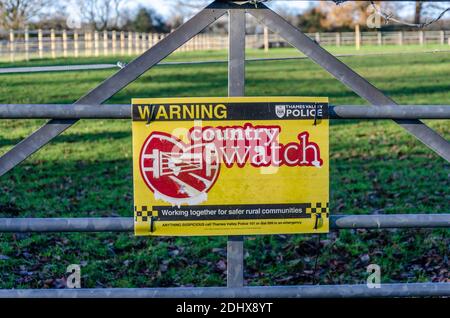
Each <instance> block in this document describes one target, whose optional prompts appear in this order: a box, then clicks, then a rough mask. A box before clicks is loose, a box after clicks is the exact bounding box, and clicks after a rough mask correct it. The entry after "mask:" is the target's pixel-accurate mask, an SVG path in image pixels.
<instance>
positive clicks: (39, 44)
mask: <svg viewBox="0 0 450 318" xmlns="http://www.w3.org/2000/svg"><path fill="white" fill-rule="evenodd" d="M42 42H43V41H42V30H41V29H39V30H38V51H39V58H40V59H41V58H43V57H44V45H43V43H42Z"/></svg>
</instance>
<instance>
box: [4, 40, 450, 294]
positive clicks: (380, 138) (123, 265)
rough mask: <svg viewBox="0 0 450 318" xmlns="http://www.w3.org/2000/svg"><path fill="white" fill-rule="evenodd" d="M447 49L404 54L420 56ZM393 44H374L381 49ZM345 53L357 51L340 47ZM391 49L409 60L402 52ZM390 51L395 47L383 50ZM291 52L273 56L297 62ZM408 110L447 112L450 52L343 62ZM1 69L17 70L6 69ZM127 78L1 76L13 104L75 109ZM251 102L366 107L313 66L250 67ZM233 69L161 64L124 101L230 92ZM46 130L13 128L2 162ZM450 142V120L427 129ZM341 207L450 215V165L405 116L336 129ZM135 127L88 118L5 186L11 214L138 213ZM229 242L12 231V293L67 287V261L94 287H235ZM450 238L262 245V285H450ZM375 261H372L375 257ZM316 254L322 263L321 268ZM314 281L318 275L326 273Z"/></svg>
mask: <svg viewBox="0 0 450 318" xmlns="http://www.w3.org/2000/svg"><path fill="white" fill-rule="evenodd" d="M436 48H438V49H446V47H431V48H420V47H404V48H402V51H404V50H409V51H411V52H420V51H421V50H425V49H436ZM381 50H382V49H381V48H377V47H372V48H363V50H362V51H361V52H358V53H364V52H378V51H381ZM332 51H333V53H336V54H347V53H355V52H354V51H352V50H351V48H339V49H337V48H332ZM384 51H390V52H394V53H396V52H398V53H400V52H401V51H400V49H399V48H398V47H387V48H384ZM384 51H383V52H384ZM294 54H295V52H294V51H293V50H292V49H279V50H271V52H270V53H269V55H266V54H265V53H263V52H260V51H257V50H250V51H249V52H248V54H247V56H248V57H262V56H268V57H275V56H294ZM203 59H226V54H225V52H193V53H191V52H190V53H179V54H176V55H174V56H172V57H170V58H169V59H168V60H172V61H175V60H203ZM341 59H342V60H343V61H344V62H346V63H348V65H350V66H351V67H352V68H354V69H355V70H356V71H357V72H359V73H360V74H362V75H363V76H365V77H366V78H368V79H369V80H370V81H371V82H372V83H373V84H375V85H376V86H377V87H379V88H380V89H382V90H383V91H384V92H385V93H386V94H388V95H389V96H391V97H392V98H393V99H394V100H396V101H397V102H399V103H403V104H448V101H449V100H450V90H449V87H450V76H448V74H450V55H449V54H448V53H439V54H419V53H417V54H405V55H400V54H394V55H389V56H367V57H347V58H341ZM117 60H125V61H127V60H129V58H120V57H119V58H118V57H113V58H98V59H93V58H90V59H88V58H83V59H79V60H74V59H58V60H42V61H31V62H28V63H16V64H15V66H21V65H56V64H74V63H76V64H82V63H103V62H115V61H117ZM0 66H1V67H5V66H10V64H0ZM113 73H114V70H103V71H82V72H62V73H39V74H36V73H35V74H14V75H0V103H71V102H74V101H75V100H77V98H79V97H80V96H82V95H83V94H84V93H86V92H87V91H88V90H90V89H92V88H93V87H95V86H96V85H97V84H98V83H100V82H101V81H102V80H104V79H105V78H107V77H108V76H110V75H112V74H113ZM246 76H247V82H246V85H247V86H246V95H249V96H251V95H255V96H264V95H274V96H277V95H307V96H310V95H313V96H316V95H318V96H328V97H329V98H330V102H331V103H332V104H364V103H365V102H364V101H363V100H361V99H360V98H359V97H358V96H356V95H355V94H354V93H353V92H351V91H350V90H349V89H347V88H346V87H345V86H343V85H342V84H340V83H338V82H337V81H336V80H334V79H333V78H332V77H331V76H330V75H328V74H327V73H326V72H325V71H323V70H321V69H320V68H319V67H318V66H317V65H315V64H313V63H312V62H310V61H308V60H296V61H273V62H250V63H247V67H246ZM226 94H227V66H226V64H210V65H207V66H202V65H189V66H164V67H162V66H161V67H155V68H154V69H152V70H151V71H149V72H147V73H146V74H145V75H144V76H142V77H141V78H140V79H139V80H137V81H136V82H135V83H133V84H131V85H130V86H128V87H127V88H126V89H124V90H123V91H122V92H120V93H119V94H117V95H116V96H114V97H113V98H112V99H111V100H110V101H109V102H110V103H129V102H130V99H131V98H134V97H177V96H225V95H226ZM44 122H45V121H42V120H2V121H0V155H1V154H3V153H5V152H6V151H7V150H8V149H10V148H12V147H13V145H15V144H16V143H17V142H19V141H20V140H21V139H22V138H24V137H25V136H27V135H28V134H29V133H31V132H32V131H33V130H34V129H36V128H37V127H39V126H40V125H41V124H42V123H44ZM427 124H429V125H430V126H431V127H432V128H433V129H435V130H436V131H438V132H439V133H441V134H442V135H443V136H445V138H447V139H449V138H450V125H449V123H448V121H427ZM330 147H331V158H330V159H331V171H330V175H331V179H330V181H331V211H332V213H334V214H374V213H379V214H383V213H386V214H389V213H445V212H447V213H448V212H450V203H449V202H450V200H449V199H450V187H449V165H448V164H447V163H446V162H445V161H444V160H443V159H441V158H439V157H438V156H437V155H435V154H434V153H433V152H432V151H430V150H429V149H428V148H427V147H425V146H424V145H422V144H421V143H420V142H418V141H417V140H416V139H415V138H413V137H411V136H410V135H408V134H407V133H406V132H405V131H404V130H403V129H402V128H400V127H399V126H397V125H396V124H394V123H393V122H392V121H357V120H352V121H333V122H332V126H331V129H330ZM131 172H132V167H131V123H130V121H126V120H115V121H113V120H96V121H89V120H82V121H80V122H78V123H77V124H76V125H75V126H74V127H72V128H71V129H69V130H68V131H67V132H65V133H64V134H63V135H61V136H59V137H58V138H57V139H56V140H54V141H53V142H52V143H50V144H49V145H48V146H47V147H45V148H44V149H42V150H41V151H39V152H38V153H36V154H35V155H33V156H32V157H31V158H30V159H28V160H26V161H25V162H24V163H23V164H21V165H20V166H19V167H17V168H16V169H14V170H13V171H11V172H10V173H8V174H7V175H5V176H4V177H2V178H0V217H26V216H27V217H68V216H71V217H94V216H131V215H132V178H131ZM225 246H226V238H224V237H212V238H204V237H198V238H174V237H162V238H154V239H151V238H142V237H134V236H133V235H132V234H119V233H101V234H96V233H89V234H76V233H72V234H50V235H47V234H45V235H44V234H42V235H40V234H0V255H3V256H6V257H0V288H12V287H15V288H26V287H32V288H37V287H58V286H60V284H61V279H62V278H63V277H64V276H65V274H64V271H65V269H66V266H67V265H68V264H72V263H76V264H81V265H82V278H83V282H82V284H83V286H84V287H106V286H112V287H134V286H136V287H143V286H181V285H183V286H190V285H196V286H212V285H223V284H224V282H225V280H224V278H225V272H224V269H223V262H224V261H225V260H226V251H225ZM449 247H450V235H449V231H448V230H371V231H366V230H345V231H339V232H331V233H330V234H328V235H321V236H317V235H290V236H289V235H279V236H259V237H250V238H248V239H247V240H246V242H245V248H246V257H245V263H246V272H245V277H246V280H247V283H248V284H250V285H257V284H279V285H286V284H303V283H305V284H310V283H361V282H364V281H365V277H366V275H367V274H366V266H367V264H368V263H376V264H379V265H380V266H381V267H382V281H383V282H400V281H401V282H416V281H446V280H448V278H449V275H448V263H447V262H448V260H447V258H448V251H449ZM367 256H368V257H369V258H367ZM316 258H317V266H316V265H315V263H316ZM314 272H315V275H314V274H313V273H314Z"/></svg>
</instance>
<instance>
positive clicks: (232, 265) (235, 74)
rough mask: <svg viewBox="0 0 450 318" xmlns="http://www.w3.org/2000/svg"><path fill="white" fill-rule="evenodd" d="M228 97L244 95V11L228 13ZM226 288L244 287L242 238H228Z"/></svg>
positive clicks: (233, 10) (237, 10)
mask: <svg viewBox="0 0 450 318" xmlns="http://www.w3.org/2000/svg"><path fill="white" fill-rule="evenodd" d="M228 18H229V20H228V27H229V35H228V50H229V53H228V95H229V96H244V94H245V11H244V10H239V9H232V10H229V11H228ZM227 286H228V287H230V288H232V287H242V286H244V237H242V236H230V237H228V242H227Z"/></svg>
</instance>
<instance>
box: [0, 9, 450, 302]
mask: <svg viewBox="0 0 450 318" xmlns="http://www.w3.org/2000/svg"><path fill="white" fill-rule="evenodd" d="M226 13H228V16H229V60H228V94H229V96H243V95H244V89H245V15H246V13H248V14H251V15H252V16H253V17H255V18H256V19H257V20H258V21H259V22H260V23H262V24H264V25H265V26H267V27H268V28H269V29H271V30H272V31H273V32H275V33H277V34H278V35H280V36H281V37H283V38H285V39H286V40H287V41H288V42H289V43H290V44H291V45H293V46H294V47H295V48H297V49H298V50H300V51H301V52H303V53H304V54H305V55H306V56H307V57H309V58H310V59H312V60H313V61H314V62H315V63H317V64H318V65H320V66H322V67H323V68H324V69H325V70H326V71H328V72H329V73H330V74H331V75H333V76H334V77H335V78H336V79H338V80H339V81H341V82H342V83H344V84H345V85H347V86H348V87H349V88H351V89H352V90H353V91H354V92H355V93H357V94H358V95H359V96H361V97H362V98H364V99H365V100H367V101H368V102H369V103H370V104H372V105H373V106H356V105H341V106H331V107H330V118H335V119H346V118H358V119H393V120H394V121H395V122H396V123H398V124H399V125H400V126H402V127H403V128H405V129H406V130H407V131H408V132H409V133H410V134H412V135H414V136H415V137H416V138H418V139H419V140H420V141H422V142H423V143H424V144H425V145H427V146H428V147H429V148H430V149H432V150H433V151H435V152H436V153H437V154H438V155H439V156H441V157H442V158H444V159H445V160H446V161H447V162H449V161H450V143H449V142H448V141H447V140H446V139H444V138H443V137H442V136H440V135H439V134H438V133H436V132H435V131H433V130H432V129H431V128H429V127H428V126H426V125H425V124H424V123H422V122H421V121H420V120H419V119H418V118H421V119H449V118H450V106H449V105H441V106H429V105H422V106H408V105H397V104H396V103H395V102H394V101H393V100H392V99H390V98H389V97H387V96H386V95H384V94H383V93H382V92H381V91H380V90H378V89H377V88H375V87H374V86H373V85H372V84H370V83H369V82H368V81H367V80H365V79H364V78H363V77H361V76H360V75H358V74H357V73H355V72H354V71H353V70H352V69H350V68H349V67H348V66H347V65H345V64H344V63H343V62H341V61H340V60H338V59H337V58H336V57H334V56H333V55H331V54H330V53H329V52H327V51H326V50H325V49H323V48H322V47H321V46H320V45H318V44H317V43H316V42H314V41H313V40H311V39H310V38H309V37H308V36H307V35H305V34H304V33H303V32H301V31H300V30H298V29H297V28H295V27H294V26H292V25H291V24H289V23H288V22H287V21H286V20H284V19H283V18H282V17H281V16H279V15H278V14H276V13H275V12H274V11H272V10H271V9H269V8H268V7H267V6H265V5H264V4H262V3H258V4H257V5H255V4H250V3H247V4H237V3H234V2H232V1H226V0H222V1H220V0H217V1H214V2H212V3H211V4H210V5H208V6H207V7H205V8H204V9H203V10H201V11H200V12H199V13H198V14H197V15H195V16H194V17H193V18H191V19H190V20H189V21H187V22H186V23H185V24H183V25H182V26H180V27H179V28H178V29H177V30H175V31H174V32H172V33H171V34H169V35H168V36H167V37H166V38H164V39H162V40H161V41H160V42H158V43H157V44H156V45H155V46H153V47H152V48H150V49H149V50H147V51H146V52H145V53H143V54H142V55H140V56H139V57H137V58H136V59H135V60H133V61H132V62H130V63H129V64H128V65H126V66H125V67H124V68H122V69H121V70H119V71H118V72H117V73H115V74H114V75H113V76H111V77H110V78H108V79H107V80H105V81H104V82H103V83H101V84H100V85H98V86H97V87H96V88H94V89H93V90H91V91H90V92H88V93H87V94H86V95H84V96H83V97H81V98H80V99H78V100H77V101H76V102H75V103H74V104H73V105H15V104H13V105H0V118H16V119H19V118H52V119H51V120H50V121H49V122H47V123H46V124H45V125H44V126H42V127H41V128H39V129H38V130H37V131H35V132H34V133H33V134H31V135H30V136H29V137H27V138H25V139H24V140H23V141H21V142H20V143H19V144H17V145H16V146H15V147H14V148H13V149H11V150H10V151H9V152H7V153H6V154H4V155H3V156H2V157H0V176H2V175H4V174H5V173H7V172H8V171H9V170H11V169H12V168H14V167H15V166H17V165H18V164H19V163H21V162H22V161H23V160H25V159H26V158H28V157H29V156H31V155H32V154H33V153H34V152H36V151H37V150H39V149H40V148H42V147H43V146H45V145H46V144H47V143H48V142H50V141H51V140H52V139H53V138H55V137H56V136H58V135H59V134H61V133H62V132H64V131H65V130H66V129H68V128H70V127H71V126H72V125H73V124H75V123H76V122H77V121H78V120H79V119H82V118H87V119H88V118H92V119H93V118H113V119H118V118H123V119H126V118H128V119H129V118H130V116H131V115H130V106H129V105H108V106H102V105H101V104H102V103H104V102H105V101H106V100H108V99H109V98H110V97H112V96H113V95H114V94H116V93H117V92H119V91H120V90H121V89H122V88H124V87H125V86H127V85H128V84H130V83H131V82H133V81H134V80H136V79H137V78H138V77H139V76H140V75H142V74H143V73H144V72H146V71H147V70H148V69H150V68H151V67H153V66H154V65H156V64H157V63H158V62H160V61H161V60H162V59H164V58H165V57H166V56H168V55H169V54H171V53H172V52H174V51H175V50H176V49H178V48H179V47H180V46H182V45H183V44H184V43H186V42H187V41H189V40H190V39H191V38H192V37H194V36H195V35H197V34H198V33H200V32H201V31H202V30H203V29H204V28H206V27H207V26H209V25H210V24H211V23H213V22H214V21H216V20H217V19H219V18H220V17H222V16H223V15H225V14H226ZM449 227H450V213H446V214H407V215H404V214H395V215H331V216H330V228H331V229H335V230H339V229H355V228H365V229H384V228H449ZM105 231H116V232H125V231H133V218H132V217H129V218H123V217H114V218H112V217H111V218H0V232H105ZM243 241H244V237H242V236H230V237H229V238H228V244H227V266H228V267H227V287H189V288H178V287H177V288H102V289H62V290H55V289H46V290H40V289H11V290H8V289H3V290H0V297H108V298H111V297H121V298H122V297H179V298H191V297H202V298H205V297H261V298H262V297H273V298H277V297H387V296H391V297H415V296H450V283H408V284H403V283H398V284H382V285H381V287H380V288H369V287H368V286H366V285H308V286H306V285H304V286H258V287H244V278H243V277H244V262H243V255H244V251H243Z"/></svg>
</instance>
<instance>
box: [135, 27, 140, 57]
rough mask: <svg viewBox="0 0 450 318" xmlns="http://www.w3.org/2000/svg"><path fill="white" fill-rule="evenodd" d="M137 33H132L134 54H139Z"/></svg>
mask: <svg viewBox="0 0 450 318" xmlns="http://www.w3.org/2000/svg"><path fill="white" fill-rule="evenodd" d="M139 38H140V36H139V32H134V52H135V54H136V55H137V54H139V47H140V46H139Z"/></svg>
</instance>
